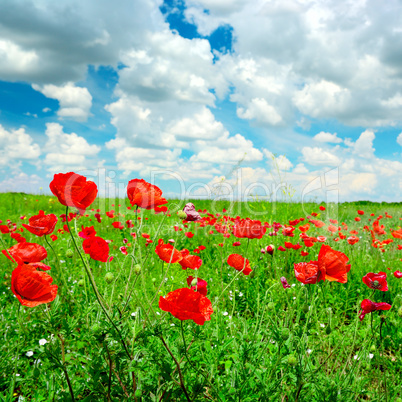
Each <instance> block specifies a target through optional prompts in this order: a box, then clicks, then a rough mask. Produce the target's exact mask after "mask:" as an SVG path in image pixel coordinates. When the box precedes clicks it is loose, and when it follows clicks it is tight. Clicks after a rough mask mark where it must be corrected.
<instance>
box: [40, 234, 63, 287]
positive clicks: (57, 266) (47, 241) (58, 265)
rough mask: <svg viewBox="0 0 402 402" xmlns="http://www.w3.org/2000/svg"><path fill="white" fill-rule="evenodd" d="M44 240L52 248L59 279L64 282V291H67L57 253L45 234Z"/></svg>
mask: <svg viewBox="0 0 402 402" xmlns="http://www.w3.org/2000/svg"><path fill="white" fill-rule="evenodd" d="M45 241H46V243H47V245H48V246H49V247H50V249H51V250H52V252H53V254H54V258H55V261H56V268H57V272H58V273H59V274H60V276H61V279H62V281H63V284H64V287H65V289H66V292H67V293H68V285H67V280H66V277H65V276H64V272H63V270H62V269H61V267H60V262H59V258H58V256H57V254H56V251H54V248H53V246H52V245H51V244H50V242H49V239H48V238H47V236H46V235H45Z"/></svg>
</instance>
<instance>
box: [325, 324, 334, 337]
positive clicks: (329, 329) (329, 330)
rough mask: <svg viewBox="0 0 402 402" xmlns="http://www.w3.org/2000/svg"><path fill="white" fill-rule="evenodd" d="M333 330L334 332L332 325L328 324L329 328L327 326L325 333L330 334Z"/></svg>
mask: <svg viewBox="0 0 402 402" xmlns="http://www.w3.org/2000/svg"><path fill="white" fill-rule="evenodd" d="M331 332H332V329H331V326H330V325H328V326H327V328H325V333H326V334H327V335H329V334H330V333H331Z"/></svg>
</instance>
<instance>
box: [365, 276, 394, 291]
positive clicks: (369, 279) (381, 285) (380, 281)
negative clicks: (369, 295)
mask: <svg viewBox="0 0 402 402" xmlns="http://www.w3.org/2000/svg"><path fill="white" fill-rule="evenodd" d="M362 280H363V282H364V283H365V284H366V285H367V286H368V287H369V288H370V289H377V290H381V291H382V292H386V291H387V290H388V284H387V274H386V273H385V272H379V273H378V274H374V273H372V272H369V273H368V274H367V275H364V276H363V278H362Z"/></svg>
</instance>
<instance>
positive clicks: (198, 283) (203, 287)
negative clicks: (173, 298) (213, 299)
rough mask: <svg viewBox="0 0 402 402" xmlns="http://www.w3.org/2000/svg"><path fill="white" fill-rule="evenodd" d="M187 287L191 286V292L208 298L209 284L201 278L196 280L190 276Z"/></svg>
mask: <svg viewBox="0 0 402 402" xmlns="http://www.w3.org/2000/svg"><path fill="white" fill-rule="evenodd" d="M187 285H188V286H191V290H194V291H195V292H198V293H201V294H202V295H203V296H206V295H207V293H208V289H207V285H208V283H207V281H204V280H203V279H201V278H194V277H193V276H189V277H188V278H187Z"/></svg>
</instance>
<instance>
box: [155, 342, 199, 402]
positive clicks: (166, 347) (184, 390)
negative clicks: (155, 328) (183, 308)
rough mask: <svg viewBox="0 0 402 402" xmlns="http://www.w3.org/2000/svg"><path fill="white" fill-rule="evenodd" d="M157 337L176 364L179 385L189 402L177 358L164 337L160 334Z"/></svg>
mask: <svg viewBox="0 0 402 402" xmlns="http://www.w3.org/2000/svg"><path fill="white" fill-rule="evenodd" d="M159 337H160V339H161V341H162V343H163V346H164V347H165V349H166V350H167V351H168V353H169V354H170V356H172V359H173V360H174V362H175V364H176V367H177V372H178V373H179V379H180V387H181V389H182V390H183V392H184V395H185V396H186V399H187V401H189V402H191V399H190V396H189V395H188V392H187V389H186V386H185V385H184V380H183V374H182V372H181V369H180V364H179V362H178V361H177V359H176V358H175V357H174V355H173V353H172V351H171V350H170V349H169V346H168V345H167V343H166V341H165V339H164V338H163V335H160V336H159Z"/></svg>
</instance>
